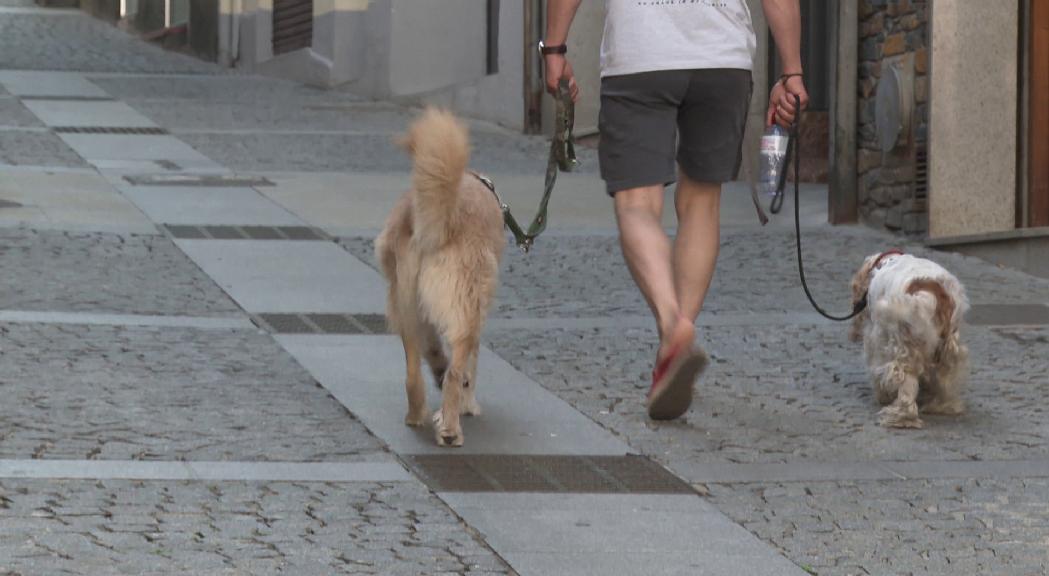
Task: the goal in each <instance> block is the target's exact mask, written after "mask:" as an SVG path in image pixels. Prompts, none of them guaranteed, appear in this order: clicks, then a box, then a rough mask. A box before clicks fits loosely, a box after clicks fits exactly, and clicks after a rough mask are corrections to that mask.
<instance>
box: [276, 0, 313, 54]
mask: <svg viewBox="0 0 1049 576" xmlns="http://www.w3.org/2000/svg"><path fill="white" fill-rule="evenodd" d="M312 45H313V0H276V1H275V2H274V3H273V53H274V54H284V53H285V52H291V51H294V50H299V49H300V48H309V47H310V46H312Z"/></svg>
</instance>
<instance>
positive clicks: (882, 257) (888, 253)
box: [871, 248, 903, 270]
mask: <svg viewBox="0 0 1049 576" xmlns="http://www.w3.org/2000/svg"><path fill="white" fill-rule="evenodd" d="M889 256H903V250H900V249H899V248H893V249H891V250H886V251H885V252H882V253H881V254H879V255H878V259H877V260H875V261H874V266H871V270H877V269H878V268H881V263H882V261H883V260H885V259H886V258H888V257H889Z"/></svg>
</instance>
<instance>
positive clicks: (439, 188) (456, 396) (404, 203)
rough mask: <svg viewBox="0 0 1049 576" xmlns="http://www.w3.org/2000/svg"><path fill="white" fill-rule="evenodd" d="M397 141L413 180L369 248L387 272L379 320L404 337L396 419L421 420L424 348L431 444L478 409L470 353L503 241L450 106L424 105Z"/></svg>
mask: <svg viewBox="0 0 1049 576" xmlns="http://www.w3.org/2000/svg"><path fill="white" fill-rule="evenodd" d="M400 143H401V145H402V146H403V147H404V148H405V149H407V150H408V152H409V153H410V154H411V156H412V160H413V172H412V188H411V190H409V191H408V192H407V193H406V194H405V195H404V196H403V197H402V198H401V199H400V201H399V202H398V203H397V205H396V206H395V207H394V209H393V212H392V213H391V214H390V216H389V219H388V220H387V222H386V225H385V227H384V229H383V231H382V233H380V234H379V237H378V238H377V239H376V241H375V252H376V257H377V259H378V261H379V263H380V266H381V268H382V273H383V275H384V276H385V277H386V280H387V281H388V282H389V291H388V295H387V303H386V318H387V323H388V324H389V327H390V330H391V331H392V332H394V333H396V334H399V335H400V337H401V342H402V343H403V345H404V356H405V361H406V363H407V379H406V382H405V388H406V390H407V393H408V414H407V416H405V419H404V421H405V423H406V424H408V425H409V426H421V425H423V424H424V423H425V422H426V421H427V420H429V413H428V412H429V411H428V409H427V406H426V388H425V385H424V384H423V379H422V374H421V357H423V356H424V357H425V358H426V361H427V363H428V364H429V365H430V368H431V370H432V371H433V375H434V380H435V381H436V382H437V385H438V386H439V387H440V388H441V392H442V402H441V408H440V410H439V411H437V412H436V413H435V414H434V415H433V424H434V429H435V432H436V437H437V444H438V445H439V446H462V444H463V432H462V426H461V425H460V421H459V417H460V415H461V414H471V415H477V414H480V412H481V408H480V406H479V405H478V404H477V400H476V397H475V391H476V388H477V381H476V374H477V354H478V351H479V349H480V339H481V328H482V325H483V324H484V320H485V317H486V316H487V313H488V308H489V306H490V303H491V301H492V298H493V296H494V295H495V289H496V286H497V284H498V276H499V261H500V259H501V258H502V253H503V248H504V247H505V245H506V238H505V235H504V232H503V213H502V210H501V209H500V206H499V202H498V201H497V200H496V198H495V196H494V195H493V194H492V192H491V191H490V190H489V189H488V188H487V187H485V185H484V184H482V183H481V181H480V180H479V179H478V178H476V177H474V176H473V175H472V174H471V173H468V172H467V171H466V170H467V163H468V161H469V157H470V143H469V133H468V131H467V128H466V126H465V125H463V123H462V122H460V121H459V120H458V119H456V118H455V117H454V116H453V115H452V114H451V113H449V112H446V111H441V110H436V109H432V108H431V109H427V110H426V111H424V112H423V114H422V116H421V117H420V118H419V119H418V120H416V121H415V122H414V123H413V124H412V126H411V127H410V129H409V130H408V133H407V134H406V135H405V136H404V137H403V138H402V139H401V142H400ZM446 345H447V348H448V349H449V351H450V352H451V361H450V362H449V359H448V356H447V355H446V354H445V346H446Z"/></svg>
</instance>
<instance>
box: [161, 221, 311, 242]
mask: <svg viewBox="0 0 1049 576" xmlns="http://www.w3.org/2000/svg"><path fill="white" fill-rule="evenodd" d="M163 227H164V229H165V230H167V232H168V234H170V235H171V236H172V238H178V239H180V240H331V238H329V237H328V236H327V235H326V234H324V232H321V231H320V230H317V229H316V228H310V227H308V226H193V225H185V224H164V225H163Z"/></svg>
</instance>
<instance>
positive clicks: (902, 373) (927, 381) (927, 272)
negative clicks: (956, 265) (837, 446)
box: [850, 250, 969, 428]
mask: <svg viewBox="0 0 1049 576" xmlns="http://www.w3.org/2000/svg"><path fill="white" fill-rule="evenodd" d="M864 297H866V298H867V303H868V306H867V310H866V311H865V312H863V313H862V314H860V315H859V316H857V317H856V318H855V319H854V320H853V325H852V332H851V334H850V338H851V339H852V340H853V341H859V340H860V339H862V340H863V348H864V352H865V354H866V358H867V367H868V369H869V370H870V373H871V378H872V380H873V384H874V394H875V397H876V398H877V400H878V403H879V404H881V405H882V406H884V408H882V410H881V412H880V413H879V414H880V415H881V424H882V425H884V426H891V427H899V428H921V427H922V420H921V418H919V416H918V413H919V412H923V413H928V414H959V413H961V412H962V411H963V410H964V403H963V401H962V398H961V395H962V391H963V389H964V386H965V383H966V380H967V378H968V372H969V364H968V358H969V351H968V348H966V346H965V344H964V343H962V341H961V337H960V328H961V325H962V320H963V318H964V316H965V313H966V311H968V309H969V301H968V298H966V295H965V287H964V286H962V284H961V282H959V281H958V279H957V278H955V277H954V275H952V274H951V273H950V272H948V271H947V270H946V269H944V268H943V267H942V266H940V265H939V264H937V263H935V262H933V261H931V260H926V259H924V258H918V257H915V256H911V255H908V254H904V253H902V252H901V251H899V250H890V251H888V252H883V253H881V254H874V255H871V256H868V257H867V258H866V259H865V260H864V262H863V266H861V267H860V269H859V271H857V272H856V275H855V276H854V277H853V279H852V298H853V304H856V303H857V302H859V301H861V300H862V299H863V298H864Z"/></svg>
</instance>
